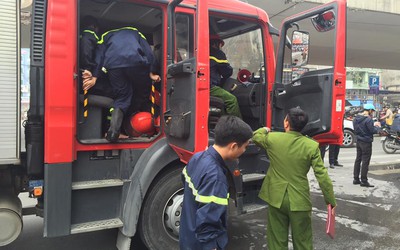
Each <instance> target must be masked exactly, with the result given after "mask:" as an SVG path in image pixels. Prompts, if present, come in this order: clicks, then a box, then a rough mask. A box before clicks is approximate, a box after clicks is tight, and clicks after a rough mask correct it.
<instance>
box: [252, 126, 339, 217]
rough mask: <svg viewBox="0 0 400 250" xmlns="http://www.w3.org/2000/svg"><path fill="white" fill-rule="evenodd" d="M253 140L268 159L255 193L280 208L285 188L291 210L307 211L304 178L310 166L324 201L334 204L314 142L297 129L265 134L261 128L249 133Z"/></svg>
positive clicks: (308, 196)
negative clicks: (258, 192)
mask: <svg viewBox="0 0 400 250" xmlns="http://www.w3.org/2000/svg"><path fill="white" fill-rule="evenodd" d="M253 142H255V143H256V144H257V145H258V146H260V147H262V148H264V149H265V150H266V151H267V153H268V156H269V159H270V162H271V164H270V166H269V169H268V173H267V176H266V177H265V179H264V182H263V185H262V187H261V191H260V194H259V197H260V198H261V199H263V200H264V201H266V202H267V203H268V204H269V205H270V206H273V207H276V208H280V207H281V204H282V200H283V197H284V195H285V192H286V190H287V192H288V195H289V202H290V210H291V211H310V210H311V209H312V205H311V199H310V187H309V183H308V178H307V173H308V171H309V170H310V166H311V167H312V168H313V170H314V174H315V177H316V178H317V180H318V183H319V186H320V188H321V189H322V193H323V194H324V197H325V202H326V204H332V206H336V200H335V196H334V194H333V186H332V181H331V179H330V178H329V176H328V172H327V170H326V168H325V166H324V162H323V161H322V158H321V154H320V151H319V146H318V142H316V141H314V140H312V139H310V138H308V137H305V136H303V135H302V134H301V133H299V132H295V131H289V132H286V133H282V132H270V133H268V132H267V131H266V129H264V128H260V129H258V130H256V131H255V132H254V133H253Z"/></svg>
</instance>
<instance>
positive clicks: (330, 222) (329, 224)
mask: <svg viewBox="0 0 400 250" xmlns="http://www.w3.org/2000/svg"><path fill="white" fill-rule="evenodd" d="M332 210H333V207H332V205H331V204H329V205H328V216H327V218H326V234H327V235H329V237H331V238H332V239H333V238H334V237H335V214H333V213H332Z"/></svg>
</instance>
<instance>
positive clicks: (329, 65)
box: [272, 0, 346, 144]
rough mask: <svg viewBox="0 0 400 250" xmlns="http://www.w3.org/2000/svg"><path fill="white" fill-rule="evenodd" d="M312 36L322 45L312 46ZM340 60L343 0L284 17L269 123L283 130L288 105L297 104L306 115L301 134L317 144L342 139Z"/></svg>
mask: <svg viewBox="0 0 400 250" xmlns="http://www.w3.org/2000/svg"><path fill="white" fill-rule="evenodd" d="M317 37H318V39H319V40H320V41H321V40H322V41H325V44H324V46H321V47H317V46H313V43H312V41H313V39H316V38H317ZM316 55H318V58H317V57H316ZM321 55H323V57H321ZM345 61H346V0H337V1H333V2H331V3H328V4H325V5H321V6H318V7H316V8H313V9H310V10H308V11H305V12H302V13H300V14H298V15H295V16H292V17H290V18H287V19H285V20H284V21H283V24H282V28H281V32H280V40H279V48H278V53H277V65H276V75H275V85H274V88H273V90H274V91H273V93H272V98H273V114H272V128H273V129H274V130H278V131H283V130H284V129H283V120H284V118H285V115H286V113H287V111H288V110H289V109H290V108H294V107H300V108H301V109H303V110H304V111H305V112H307V114H308V116H309V122H308V124H307V125H306V127H305V128H304V129H303V131H302V133H303V134H305V135H308V136H310V137H313V138H314V139H316V140H318V141H319V142H320V143H322V144H341V143H342V137H343V132H342V127H343V115H344V105H345V94H346V87H345V84H346V69H345Z"/></svg>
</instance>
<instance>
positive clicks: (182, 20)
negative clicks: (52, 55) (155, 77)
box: [77, 0, 266, 143]
mask: <svg viewBox="0 0 400 250" xmlns="http://www.w3.org/2000/svg"><path fill="white" fill-rule="evenodd" d="M79 16H80V20H82V19H83V18H84V17H85V16H94V17H96V18H97V19H98V21H99V24H100V31H99V34H97V35H98V36H99V37H101V34H102V33H103V32H106V31H108V30H111V29H116V28H120V27H126V26H131V27H135V28H137V29H138V30H139V31H140V32H141V33H143V34H144V36H145V37H146V39H147V41H148V42H149V44H150V45H151V46H152V48H153V51H154V55H155V57H156V58H157V59H158V61H159V63H160V66H161V77H162V78H163V76H165V74H163V69H164V67H165V65H164V62H165V61H166V60H165V57H166V56H167V55H166V54H165V46H163V36H164V34H163V28H164V25H165V24H164V23H163V16H162V12H161V10H160V9H159V8H157V7H154V8H151V7H149V6H142V5H138V4H134V3H129V2H122V1H119V2H114V1H90V0H82V1H80V5H79ZM209 23H210V34H218V35H219V36H220V37H221V38H222V39H223V40H224V42H225V46H224V48H223V51H224V52H225V53H226V55H227V58H228V61H229V63H230V65H231V66H232V67H233V74H232V76H231V77H230V79H229V80H228V81H226V83H225V84H224V86H221V87H223V88H224V89H226V90H227V91H229V92H231V93H232V94H233V95H234V96H235V97H236V98H237V100H238V103H239V106H240V110H241V113H242V114H243V120H244V121H245V122H247V123H248V124H250V126H251V127H252V128H253V129H256V128H258V127H259V126H260V125H261V124H262V122H261V121H262V120H264V119H265V117H264V116H265V107H264V106H265V105H264V103H265V102H264V100H265V93H264V91H265V89H266V88H265V79H266V77H265V75H264V74H265V70H264V65H263V63H264V57H263V55H264V52H263V50H264V48H263V38H262V37H263V34H262V31H261V27H260V26H259V25H258V24H257V23H254V22H250V21H247V20H238V19H237V18H232V19H230V18H229V16H227V15H221V14H213V13H211V14H210V20H209ZM194 41H195V34H194V16H193V14H192V13H184V12H178V14H177V15H176V18H175V44H176V45H175V47H176V49H175V60H176V61H177V62H179V61H184V60H190V59H191V58H193V57H194V55H195V44H194ZM78 58H79V57H78ZM243 72H249V74H248V75H247V74H246V75H243ZM105 77H107V76H105ZM167 77H168V76H167ZM243 77H245V78H243ZM165 80H166V79H162V80H161V83H157V84H158V85H157V84H156V86H155V89H156V92H155V93H154V95H156V96H155V99H158V100H159V102H158V103H156V104H155V106H154V107H155V114H154V115H152V118H153V119H154V121H153V124H151V125H154V126H159V125H161V124H160V123H159V115H160V110H163V105H164V103H163V95H165V93H167V92H166V91H167V90H166V89H165V87H164V86H165V84H164V83H165ZM81 87H82V81H81V80H80V84H79V85H78V88H81ZM77 92H78V93H81V94H80V95H81V96H80V98H78V100H79V102H80V103H79V105H78V107H79V110H80V112H79V117H78V119H77V120H78V123H79V126H78V139H79V140H80V141H81V142H82V143H105V142H106V141H105V140H104V139H103V138H104V134H105V131H106V130H107V126H108V124H107V120H105V119H104V117H106V116H109V111H108V110H109V109H110V108H111V107H112V103H113V100H112V99H111V98H107V97H104V96H96V95H91V93H90V90H89V93H88V96H87V101H88V107H87V112H88V113H87V114H88V115H87V117H83V112H84V99H85V98H84V96H83V94H82V91H81V90H80V89H78V90H77ZM149 98H150V100H151V97H149ZM177 105H179V106H181V105H183V106H185V104H184V102H182V103H179V104H177ZM169 108H170V109H172V108H174V107H169ZM224 109H225V107H224V104H223V101H222V100H221V99H219V98H215V97H211V98H210V109H209V110H210V112H209V113H210V114H209V129H210V130H212V129H213V127H214V126H215V124H216V122H217V121H218V118H219V117H220V116H221V115H223V114H224V113H225V110H224ZM161 112H162V111H161ZM138 120H140V119H136V120H134V119H132V121H131V122H129V121H125V122H124V124H125V126H123V127H124V128H125V130H126V132H128V131H129V130H131V129H132V128H131V127H132V126H129V125H132V124H133V122H134V121H138ZM159 131H160V130H159V129H158V128H157V129H155V130H152V133H149V134H141V135H140V134H138V133H136V136H130V137H129V138H128V139H126V138H125V139H122V140H120V141H124V142H142V141H151V140H153V139H155V138H156V137H157V135H159ZM126 132H125V133H126ZM126 134H132V133H126Z"/></svg>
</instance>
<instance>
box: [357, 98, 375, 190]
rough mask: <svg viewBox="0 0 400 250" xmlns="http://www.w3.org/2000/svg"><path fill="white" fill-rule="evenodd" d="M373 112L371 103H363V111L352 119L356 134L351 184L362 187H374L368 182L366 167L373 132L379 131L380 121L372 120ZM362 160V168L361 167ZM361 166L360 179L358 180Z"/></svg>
mask: <svg viewBox="0 0 400 250" xmlns="http://www.w3.org/2000/svg"><path fill="white" fill-rule="evenodd" d="M374 113H375V106H374V105H372V104H365V105H364V112H363V113H362V114H360V115H357V116H356V117H355V118H354V120H353V124H354V133H355V134H356V136H357V157H356V160H355V162H354V170H353V177H354V179H353V184H354V185H358V184H360V186H363V187H374V185H371V184H370V183H369V182H368V178H367V175H368V168H369V162H370V160H371V155H372V142H373V140H374V137H373V136H374V134H377V133H378V132H379V127H380V123H379V122H375V123H374V121H373V120H372V118H371V117H373V115H374ZM361 162H362V168H361ZM360 168H361V181H360Z"/></svg>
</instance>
